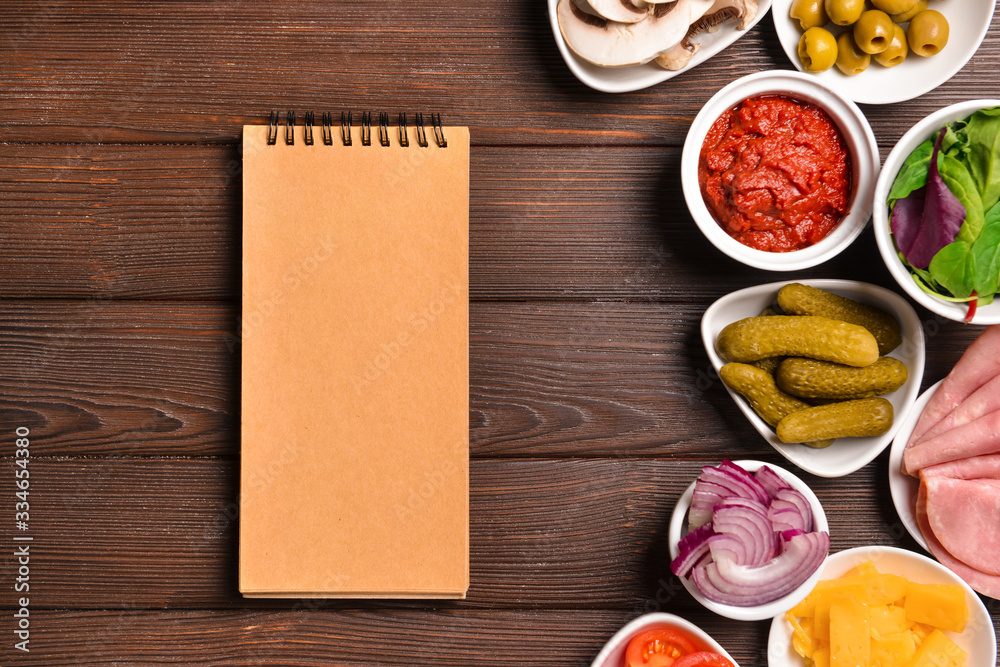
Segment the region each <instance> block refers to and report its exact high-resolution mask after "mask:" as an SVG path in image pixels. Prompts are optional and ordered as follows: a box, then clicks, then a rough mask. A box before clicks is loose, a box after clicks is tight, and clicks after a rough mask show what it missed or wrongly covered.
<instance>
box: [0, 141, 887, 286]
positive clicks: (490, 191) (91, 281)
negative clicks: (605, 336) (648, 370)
mask: <svg viewBox="0 0 1000 667" xmlns="http://www.w3.org/2000/svg"><path fill="white" fill-rule="evenodd" d="M316 150H324V148H323V147H321V146H317V147H316ZM471 160H472V167H471V169H472V173H471V177H470V178H471V183H472V185H471V193H470V209H471V210H470V220H471V222H470V290H471V294H472V297H473V298H474V299H480V300H496V299H503V300H525V299H545V300H567V299H572V300H581V299H585V300H594V299H602V300H607V299H616V300H622V299H624V300H632V301H636V300H638V301H667V302H670V303H695V302H699V303H706V299H708V298H713V299H714V298H716V297H718V296H720V295H721V294H724V293H727V292H730V291H733V290H736V289H739V288H741V287H746V286H748V285H754V284H759V283H762V282H769V281H771V280H776V279H780V276H777V277H775V276H774V275H772V274H767V273H763V272H761V271H759V270H756V269H751V268H748V267H746V266H743V265H742V264H739V263H738V262H736V261H735V260H732V259H729V258H728V257H725V256H724V255H722V254H721V253H720V252H719V251H718V250H716V249H715V247H713V246H712V245H711V244H710V243H709V242H708V241H707V240H706V239H705V238H704V237H703V236H702V235H701V234H700V233H698V231H697V228H696V227H695V225H694V222H693V221H692V219H691V216H690V214H689V213H688V210H687V207H686V205H685V204H684V197H683V193H682V191H681V186H680V178H679V175H678V171H679V166H680V151H679V150H677V149H672V148H667V149H659V148H644V147H612V148H607V147H578V148H508V149H500V148H479V149H476V150H474V151H473V152H472V157H471ZM240 168H241V163H240V161H239V153H238V152H237V151H236V150H235V149H234V148H233V147H231V146H103V145H72V146H20V145H0V219H2V220H3V221H4V222H5V223H6V225H5V233H4V234H3V235H0V254H2V255H3V257H4V261H3V262H2V263H0V297H6V298H19V299H20V298H80V299H89V300H92V301H104V300H108V299H122V298H127V299H168V300H177V299H210V300H224V301H232V302H236V301H238V299H239V280H240V257H241V254H240V253H241V246H240V244H241V240H240V232H239V222H238V221H239V218H240V201H241V188H240V185H241V177H240ZM275 187H280V184H276V186H275ZM795 275H796V276H797V277H846V276H850V277H851V278H853V279H856V280H865V281H868V282H875V283H879V284H886V285H889V284H892V278H891V277H890V276H889V273H888V271H887V270H886V269H885V267H884V265H883V263H882V260H881V259H880V257H879V254H878V251H877V248H876V247H875V240H874V238H873V235H872V233H871V231H870V230H869V231H868V232H866V233H864V234H862V236H861V237H860V238H859V239H858V240H857V241H856V242H855V243H854V244H853V245H852V246H851V247H850V248H848V250H847V251H845V252H844V253H843V254H841V255H840V256H839V257H837V258H835V259H834V260H832V261H830V262H828V263H826V264H824V265H823V266H821V267H817V268H815V269H811V270H808V271H802V272H797V273H796V274H795Z"/></svg>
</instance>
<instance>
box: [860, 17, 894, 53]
mask: <svg viewBox="0 0 1000 667" xmlns="http://www.w3.org/2000/svg"><path fill="white" fill-rule="evenodd" d="M854 41H855V43H856V44H857V45H858V48H859V49H861V50H862V51H864V52H865V53H871V54H876V53H882V52H883V51H885V50H886V49H887V48H889V42H891V41H892V19H891V18H889V15H888V14H886V13H885V12H883V11H881V10H879V9H873V10H871V11H868V12H865V13H863V14H862V15H861V18H859V19H858V21H857V23H855V24H854Z"/></svg>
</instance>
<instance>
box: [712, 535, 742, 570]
mask: <svg viewBox="0 0 1000 667" xmlns="http://www.w3.org/2000/svg"><path fill="white" fill-rule="evenodd" d="M708 553H709V556H710V557H711V560H709V561H707V562H706V563H705V564H706V565H707V564H708V563H711V562H713V561H716V560H726V559H728V560H732V561H735V562H737V563H746V562H748V561H749V560H750V556H749V555H748V554H747V546H746V543H745V542H744V541H743V540H741V539H740V538H738V537H735V536H734V535H713V536H712V537H710V538H709V539H708Z"/></svg>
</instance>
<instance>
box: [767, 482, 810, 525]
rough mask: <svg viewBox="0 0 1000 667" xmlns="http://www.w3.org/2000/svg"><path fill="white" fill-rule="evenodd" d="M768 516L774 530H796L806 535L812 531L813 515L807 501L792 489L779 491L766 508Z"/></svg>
mask: <svg viewBox="0 0 1000 667" xmlns="http://www.w3.org/2000/svg"><path fill="white" fill-rule="evenodd" d="M768 516H769V517H770V518H771V521H773V522H774V524H775V530H778V531H782V530H790V529H793V528H794V529H798V530H801V531H802V532H804V533H808V532H810V531H811V530H812V529H813V513H812V507H810V505H809V501H808V500H807V499H806V497H805V496H804V495H802V493H800V492H799V491H798V490H796V489H793V488H787V489H779V490H778V492H777V493H776V494H775V496H774V498H773V499H772V500H771V504H770V506H769V507H768Z"/></svg>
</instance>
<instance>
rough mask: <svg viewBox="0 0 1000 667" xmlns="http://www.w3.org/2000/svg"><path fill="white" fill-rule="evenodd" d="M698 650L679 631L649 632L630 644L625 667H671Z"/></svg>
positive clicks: (667, 629)
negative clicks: (679, 659) (678, 660)
mask: <svg viewBox="0 0 1000 667" xmlns="http://www.w3.org/2000/svg"><path fill="white" fill-rule="evenodd" d="M696 650H697V647H696V646H695V645H694V642H692V641H691V639H690V638H689V637H688V636H687V635H685V634H684V633H682V632H680V631H679V630H671V629H669V628H666V629H663V630H647V631H646V632H644V633H642V634H641V635H638V636H636V637H633V639H632V641H630V642H629V643H628V648H626V649H625V666H626V667H671V666H672V665H676V664H677V663H676V660H677V659H678V658H681V657H683V656H685V655H687V654H688V653H694V652H695V651H696Z"/></svg>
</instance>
